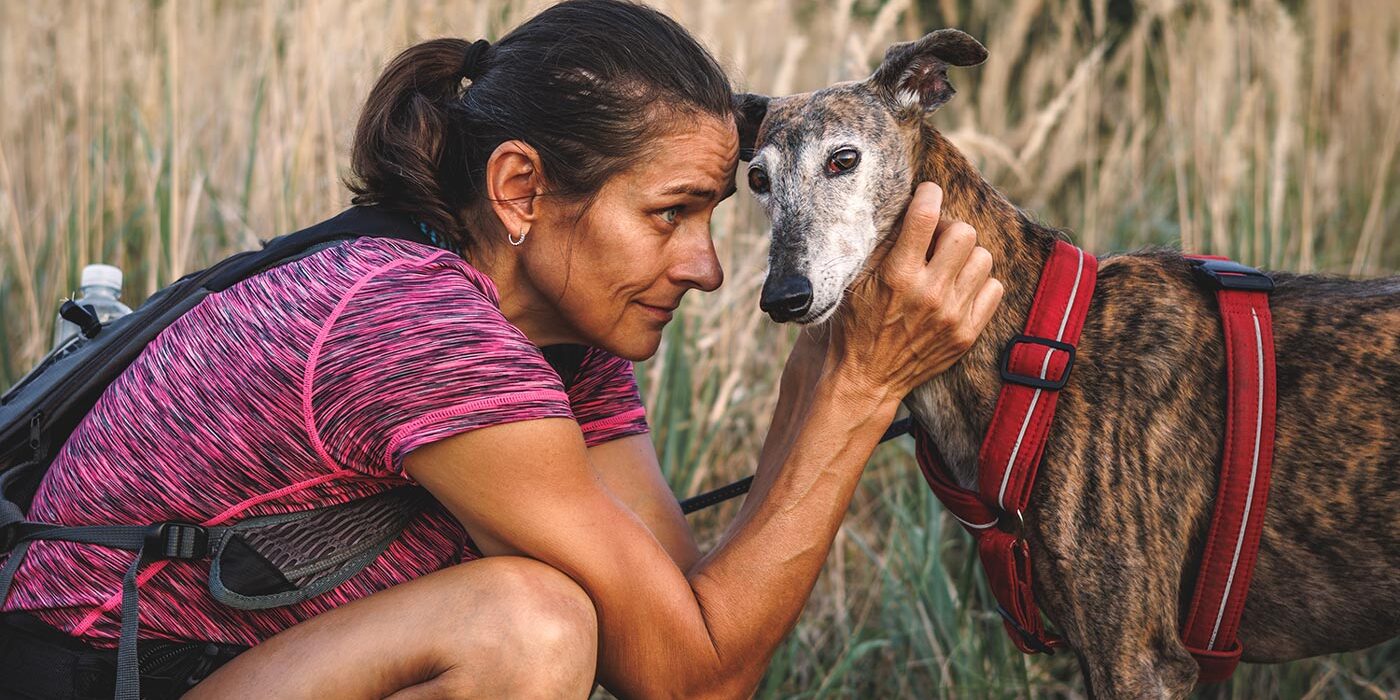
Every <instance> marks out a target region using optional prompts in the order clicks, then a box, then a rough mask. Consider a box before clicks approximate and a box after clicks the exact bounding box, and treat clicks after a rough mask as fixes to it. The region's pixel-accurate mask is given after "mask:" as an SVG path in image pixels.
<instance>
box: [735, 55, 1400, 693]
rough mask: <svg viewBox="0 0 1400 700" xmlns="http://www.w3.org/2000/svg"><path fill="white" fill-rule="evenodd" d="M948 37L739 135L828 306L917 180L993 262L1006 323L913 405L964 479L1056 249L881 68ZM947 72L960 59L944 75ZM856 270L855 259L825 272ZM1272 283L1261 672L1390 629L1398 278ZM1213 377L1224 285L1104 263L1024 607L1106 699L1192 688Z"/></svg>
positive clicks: (998, 318)
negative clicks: (856, 149) (1036, 614)
mask: <svg viewBox="0 0 1400 700" xmlns="http://www.w3.org/2000/svg"><path fill="white" fill-rule="evenodd" d="M945 31H946V30H945ZM937 35H938V33H935V34H933V35H929V37H925V39H924V40H922V41H921V42H917V43H911V44H902V45H899V46H897V47H895V48H892V49H891V50H890V53H889V54H887V60H886V64H885V65H883V66H882V67H881V69H880V70H878V71H877V72H876V75H875V76H874V77H872V78H871V79H870V80H867V81H864V82H853V83H842V84H839V85H835V86H832V87H829V88H826V89H823V90H819V91H816V92H813V93H808V94H802V95H795V96H791V97H785V98H781V99H774V100H772V101H771V102H770V103H769V104H768V109H767V113H766V119H764V120H763V122H762V124H761V126H760V127H759V128H758V129H757V130H756V131H757V133H756V134H755V133H754V131H755V130H754V129H753V128H752V125H750V126H749V134H751V135H752V136H753V138H755V140H756V142H755V143H754V144H752V146H753V147H754V148H753V150H752V151H751V152H752V153H754V163H755V164H757V165H760V166H763V167H767V168H768V169H769V175H770V180H771V183H772V184H771V191H770V193H769V194H768V195H767V196H766V197H760V198H759V199H760V201H761V202H763V203H764V205H765V207H766V208H767V209H768V210H769V213H770V215H771V216H772V221H773V248H772V253H771V257H770V262H771V274H778V273H782V274H792V273H798V274H814V273H815V276H814V277H813V279H812V282H813V286H814V288H816V289H814V292H815V294H814V296H816V297H818V298H820V297H821V296H822V294H823V290H822V289H820V288H819V284H823V283H828V284H836V285H839V289H837V290H836V295H837V297H838V298H839V295H840V293H841V291H842V290H844V288H845V286H846V285H848V284H849V282H850V281H851V279H854V277H855V276H856V275H857V274H858V273H859V272H860V270H861V269H863V266H864V263H863V259H864V257H863V256H866V255H868V254H869V253H870V252H871V250H872V249H873V247H874V244H875V242H876V240H877V239H878V238H879V237H881V236H885V235H888V234H889V232H890V231H892V230H894V228H895V226H896V224H897V221H896V219H897V217H898V213H899V212H900V211H902V209H903V208H904V206H905V205H906V204H907V203H908V201H909V198H910V196H911V194H912V188H913V185H914V184H915V183H917V182H920V181H932V182H936V183H939V184H940V185H941V186H942V187H943V190H944V203H943V215H944V216H947V217H952V218H954V219H958V220H961V221H966V222H969V223H970V224H972V225H973V226H974V227H975V228H976V230H977V232H978V241H979V243H980V244H981V245H983V246H984V247H986V248H987V249H988V250H989V251H990V252H991V253H992V255H993V258H994V270H993V275H994V276H996V277H997V278H998V279H1000V280H1001V281H1002V282H1003V284H1004V285H1005V288H1006V293H1005V296H1004V298H1003V303H1002V307H1001V309H1000V310H999V311H998V312H997V314H996V315H995V317H994V319H993V321H992V323H991V324H990V326H989V328H988V329H987V330H986V332H985V333H984V334H983V335H982V337H981V338H980V339H979V341H978V342H977V344H976V345H975V346H974V347H973V348H972V350H971V351H970V352H969V353H968V354H967V355H966V356H965V357H964V358H963V359H962V360H961V361H960V362H959V363H958V364H957V365H955V366H954V367H953V368H952V369H950V370H949V371H947V372H945V373H944V374H943V375H941V376H940V377H938V378H937V379H935V380H934V381H933V382H930V383H929V384H927V385H925V386H923V387H921V388H920V389H918V390H916V391H915V392H914V393H913V394H912V395H911V396H910V397H909V399H908V400H907V401H906V404H907V405H908V406H909V408H910V409H911V411H912V412H913V413H914V414H915V415H916V416H917V418H918V419H919V420H920V421H921V423H922V424H923V425H924V426H925V427H926V428H927V429H928V430H929V431H930V433H931V434H932V435H933V436H934V438H935V440H936V441H937V443H938V445H939V447H940V450H941V451H942V453H943V455H944V457H945V459H947V461H948V463H949V467H950V468H951V469H952V470H953V472H954V473H955V475H956V476H957V478H958V480H959V481H960V482H961V483H962V484H963V485H965V486H971V485H973V484H974V483H975V477H976V469H977V467H976V454H977V450H978V446H979V445H980V442H981V439H982V436H983V434H984V433H985V431H986V429H987V426H988V424H989V423H990V420H991V416H992V411H993V408H994V405H995V401H996V396H997V393H998V391H999V389H1000V386H1001V382H1000V378H999V377H998V375H997V371H996V364H997V358H998V356H999V353H1000V349H1001V348H1002V346H1003V345H1004V344H1005V343H1006V341H1007V340H1008V339H1009V338H1010V337H1011V336H1012V335H1014V334H1016V333H1018V332H1019V331H1020V329H1021V328H1023V326H1024V324H1025V321H1026V315H1027V313H1028V310H1029V308H1030V304H1031V299H1032V297H1033V295H1034V291H1035V286H1036V283H1037V281H1038V279H1039V274H1040V269H1041V266H1042V265H1043V263H1044V261H1045V259H1046V257H1047V256H1048V254H1049V250H1050V249H1051V247H1052V246H1053V243H1054V241H1055V240H1056V239H1059V238H1063V237H1064V236H1063V234H1062V233H1060V232H1058V231H1056V230H1054V229H1051V228H1048V227H1045V226H1042V225H1040V224H1038V223H1036V222H1034V221H1032V220H1031V219H1029V218H1028V217H1027V216H1026V215H1025V214H1024V213H1022V212H1021V211H1020V210H1018V209H1017V208H1016V207H1015V206H1014V205H1012V204H1011V203H1010V202H1009V201H1008V200H1007V199H1006V198H1005V197H1003V196H1002V195H1001V194H1000V193H999V192H997V191H996V190H995V189H994V188H993V187H992V186H991V185H989V184H988V183H987V182H986V181H984V180H983V179H982V177H981V175H980V174H979V173H978V172H977V170H976V169H975V168H974V167H973V166H972V164H971V163H969V162H968V161H967V159H966V158H964V157H963V155H962V154H961V153H959V152H958V151H957V149H955V148H954V147H953V145H952V144H951V143H949V142H948V141H947V140H946V139H945V138H944V137H943V136H942V135H941V134H939V133H938V131H937V130H935V129H934V128H933V127H932V126H930V125H929V124H928V123H927V119H926V117H927V114H928V112H929V111H930V110H929V109H927V108H926V105H928V104H930V103H933V104H934V106H936V105H937V104H939V103H941V100H940V99H939V96H936V95H935V96H933V97H932V98H929V96H927V95H922V94H920V95H914V94H910V92H909V91H908V90H907V89H906V87H907V81H906V83H891V82H890V81H891V79H892V76H903V77H905V78H907V77H908V71H907V70H901V66H899V65H894V66H892V65H890V62H891V59H894V60H909V54H911V53H915V54H917V53H919V52H918V51H914V50H912V49H911V47H913V48H914V49H917V48H919V46H918V44H925V45H926V46H924V47H923V48H924V49H925V53H927V52H929V51H931V52H932V53H933V54H934V58H935V59H943V58H946V56H943V55H940V54H939V51H938V47H937V46H936V44H937V43H938V41H931V40H932V39H933V38H934V37H936V36H937ZM962 36H966V35H962ZM945 38H946V35H945ZM969 40H970V39H969ZM930 43H932V44H935V46H933V47H932V48H930V47H928V46H927V44H930ZM897 49H898V51H899V52H901V53H900V54H899V55H897ZM974 62H975V61H974ZM933 63H934V64H935V65H937V64H939V61H938V60H935V61H933ZM948 63H953V64H955V65H966V64H967V62H965V61H964V62H957V61H947V62H946V63H942V64H941V65H942V69H946V67H947V64H948ZM942 69H940V70H942ZM882 76H883V78H882ZM922 80H923V81H924V82H925V83H927V82H928V76H926V75H925V76H922ZM935 88H936V89H940V90H946V91H947V92H948V95H945V96H943V97H942V99H943V100H946V97H947V96H950V95H951V92H952V88H951V86H948V85H947V84H946V80H945V81H944V82H943V84H942V85H936V86H935ZM925 89H926V88H925ZM901 91H904V92H901ZM755 99H757V100H759V101H761V98H755V97H753V96H750V97H748V98H747V100H748V101H749V107H748V111H749V113H750V114H752V113H754V112H755V111H757V112H758V113H761V110H754V109H753V102H754V100H755ZM833 134H836V135H838V136H839V138H838V139H836V140H841V139H845V140H848V141H856V142H858V143H859V144H860V148H861V149H862V160H861V163H860V164H859V166H858V168H866V169H867V172H866V173H865V174H864V176H863V177H864V179H863V180H862V179H860V178H855V177H850V176H851V175H854V174H855V173H854V172H851V173H845V174H844V175H843V177H845V178H846V179H845V180H842V179H841V178H832V177H830V176H826V175H824V174H823V173H821V171H820V170H813V163H814V162H815V161H816V160H817V159H815V158H813V157H812V156H811V154H810V153H806V154H805V155H803V154H804V153H805V151H810V150H812V149H813V146H814V144H828V145H829V143H830V142H831V141H832V140H833V139H832V138H831V136H832V135H833ZM745 145H749V144H747V143H746V144H745ZM818 151H819V152H820V149H818ZM872 170H874V171H876V172H874V173H873V174H872V173H870V172H869V171H872ZM833 183H843V184H844V186H845V187H846V188H847V189H846V190H845V191H843V190H841V189H840V188H838V187H836V186H834V184H833ZM858 199H864V200H865V201H866V202H869V203H870V205H869V206H868V207H867V208H866V209H863V210H861V211H862V212H865V213H866V215H868V216H870V217H871V218H870V222H869V228H870V229H871V230H873V231H874V233H873V234H871V237H870V238H869V239H868V240H867V239H865V238H864V235H866V234H865V228H866V227H865V226H862V225H861V224H860V223H859V222H854V223H853V222H852V221H851V218H852V217H850V216H848V215H846V214H845V213H843V212H844V211H847V210H848V208H849V207H850V205H851V202H853V201H855V200H858ZM843 208H846V209H843ZM843 236H844V237H845V238H843ZM852 255H859V256H861V259H862V262H861V263H859V264H848V263H841V264H836V263H832V262H831V261H833V260H836V261H845V260H848V259H849V258H850V257H851V256H852ZM1269 274H1270V276H1271V277H1273V278H1274V280H1275V282H1276V284H1277V289H1276V291H1275V292H1274V294H1273V297H1272V299H1271V301H1270V305H1271V308H1272V313H1273V329H1274V335H1275V350H1276V364H1277V378H1278V384H1277V395H1278V413H1277V431H1276V434H1277V437H1276V443H1275V445H1276V447H1275V458H1274V464H1273V476H1272V484H1271V488H1270V492H1269V501H1268V511H1267V515H1266V517H1265V524H1264V531H1263V535H1262V540H1261V545H1260V550H1259V557H1258V562H1257V567H1256V569H1255V573H1254V579H1253V582H1252V585H1251V588H1250V591H1249V597H1248V600H1247V603H1246V606H1245V610H1244V615H1243V619H1242V621H1241V628H1240V632H1239V638H1240V642H1241V643H1242V644H1243V645H1244V649H1245V653H1244V658H1245V660H1246V661H1255V662H1276V661H1285V660H1289V659H1297V658H1301V657H1305V656H1312V655H1317V654H1325V653H1331V652H1340V651H1347V650H1352V649H1360V648H1363V647H1367V646H1370V645H1373V644H1376V643H1378V642H1381V641H1384V640H1386V639H1389V638H1391V637H1393V636H1395V635H1396V634H1397V633H1400V437H1398V436H1397V428H1396V426H1398V425H1400V277H1391V278H1387V279H1377V280H1368V281H1349V280H1343V279H1337V278H1330V277H1323V276H1317V275H1295V274H1289V273H1269ZM818 276H822V277H821V279H822V280H827V281H826V282H819V279H818ZM828 278H829V279H828ZM821 303H825V301H823V302H821ZM812 306H813V309H816V310H820V309H821V307H820V306H819V302H817V301H815V300H814V302H813V305H812ZM829 315H830V313H827V314H826V315H825V316H822V317H821V318H817V317H816V314H814V316H813V317H812V318H808V319H799V321H800V322H813V321H818V322H819V321H821V320H824V318H826V317H829ZM1225 377H1226V375H1225V353H1224V341H1223V337H1222V333H1221V326H1220V316H1219V313H1218V308H1217V305H1216V302H1215V297H1214V293H1213V291H1211V290H1208V289H1206V288H1204V287H1203V286H1202V285H1201V284H1199V283H1198V282H1197V281H1196V280H1195V279H1194V278H1193V276H1192V273H1191V270H1190V265H1189V263H1188V262H1187V261H1186V260H1185V259H1184V258H1183V257H1182V256H1181V254H1180V253H1178V252H1176V251H1172V250H1165V249H1163V250H1147V251H1141V252H1137V253H1132V254H1124V255H1109V256H1106V257H1103V258H1101V260H1100V273H1099V279H1098V289H1097V291H1096V293H1095V296H1094V300H1093V303H1092V305H1091V307H1090V310H1089V315H1088V319H1087V322H1086V324H1085V328H1084V333H1083V337H1082V340H1081V342H1080V345H1079V351H1078V356H1077V361H1076V365H1075V368H1074V371H1073V374H1072V376H1071V379H1070V381H1069V384H1068V386H1066V387H1065V389H1064V391H1063V392H1061V395H1060V400H1059V404H1058V410H1057V412H1056V415H1055V424H1054V429H1053V431H1052V434H1051V437H1050V441H1049V443H1048V445H1047V446H1046V451H1045V456H1044V459H1043V461H1042V463H1041V466H1040V469H1039V473H1038V478H1037V482H1036V485H1035V488H1034V491H1033V493H1032V497H1031V504H1030V510H1029V512H1028V513H1026V526H1027V527H1026V533H1027V538H1028V540H1029V541H1030V544H1031V547H1032V552H1033V558H1034V567H1035V576H1036V580H1035V588H1036V594H1037V599H1038V601H1039V603H1040V606H1041V608H1042V610H1043V612H1044V613H1045V614H1046V615H1047V616H1048V617H1049V618H1050V620H1051V622H1052V623H1053V624H1054V625H1055V627H1056V628H1057V629H1058V630H1059V631H1060V632H1061V633H1062V634H1063V635H1064V636H1065V637H1066V638H1067V639H1068V641H1069V642H1070V644H1071V645H1072V646H1073V648H1074V649H1075V651H1076V652H1077V654H1078V656H1079V660H1080V664H1081V667H1082V668H1083V669H1084V672H1085V681H1086V684H1087V685H1088V686H1089V688H1090V690H1091V692H1092V693H1093V694H1094V695H1096V696H1104V697H1163V696H1168V697H1178V696H1183V695H1185V694H1187V693H1188V692H1189V691H1190V689H1191V688H1192V687H1193V686H1194V684H1195V681H1196V675H1197V669H1196V664H1195V662H1194V660H1193V659H1192V658H1191V656H1190V655H1189V654H1188V653H1187V651H1186V649H1185V647H1184V646H1183V645H1182V643H1181V641H1180V636H1179V635H1180V632H1179V630H1180V627H1181V624H1182V622H1183V621H1184V618H1185V616H1186V614H1187V608H1188V606H1189V603H1190V596H1191V593H1192V591H1193V586H1194V579H1193V576H1194V571H1195V568H1196V566H1197V563H1198V561H1199V559H1200V556H1201V552H1202V549H1203V547H1204V538H1205V535H1206V531H1207V528H1208V527H1209V522H1210V516H1211V507H1212V504H1213V499H1214V496H1215V485H1216V474H1217V470H1218V468H1219V457H1220V454H1221V452H1222V449H1223V443H1224V432H1225V400H1226V395H1225V386H1226V379H1225Z"/></svg>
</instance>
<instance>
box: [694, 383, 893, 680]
mask: <svg viewBox="0 0 1400 700" xmlns="http://www.w3.org/2000/svg"><path fill="white" fill-rule="evenodd" d="M787 388H788V387H785V389H787ZM796 389H797V390H796V391H785V392H784V394H785V396H784V397H782V399H780V401H779V406H778V409H777V411H775V419H774V420H775V428H774V430H772V431H770V433H769V435H768V439H767V441H766V443H765V449H764V453H763V456H762V458H761V459H760V462H759V467H758V472H757V474H756V475H755V477H754V485H753V489H752V490H751V491H750V493H749V497H748V499H747V500H746V501H745V503H744V506H743V508H742V509H741V510H740V512H739V515H738V516H737V517H736V518H735V520H734V522H733V523H732V524H731V525H730V527H729V528H728V530H727V531H726V532H725V534H724V536H723V538H722V539H721V542H720V544H719V545H718V546H717V547H716V548H715V549H714V550H712V551H711V552H710V553H709V554H708V555H707V556H706V557H704V558H703V559H702V560H701V561H700V562H699V563H698V564H697V565H696V566H695V567H693V568H692V569H691V572H690V576H689V581H690V584H691V587H692V589H693V590H694V591H695V597H696V600H697V601H698V602H699V604H700V609H701V614H702V615H703V616H704V618H705V623H706V626H707V628H708V629H709V633H710V636H711V638H712V640H713V642H714V646H715V651H716V654H717V655H718V657H719V660H720V662H721V666H722V667H723V668H724V669H725V672H726V673H727V674H728V678H727V681H728V683H730V684H731V685H729V686H727V687H728V688H732V689H733V690H735V691H737V694H741V695H742V694H743V693H746V692H748V691H750V690H751V689H752V688H753V687H754V686H755V685H756V684H757V683H758V681H759V679H760V678H761V676H762V674H763V671H764V669H766V668H767V665H768V661H769V659H770V658H771V656H772V654H773V651H774V650H775V649H776V648H777V645H778V644H779V643H780V642H781V641H782V639H783V637H784V636H786V635H787V633H788V632H789V631H790V630H791V629H792V626H793V625H794V624H795V623H796V621H797V617H798V615H799V614H800V613H801V611H802V607H803V606H804V605H805V603H806V601H807V596H808V594H809V593H810V591H811V589H812V586H813V585H814V584H815V582H816V579H817V576H818V574H819V573H820V571H821V568H822V564H823V562H825V561H826V557H827V553H828V551H829V550H830V548H831V542H832V539H833V538H834V537H835V535H836V530H837V528H839V527H840V525H841V521H842V519H843V518H844V517H845V514H846V511H847V508H848V506H849V504H850V500H851V496H852V494H853V493H854V491H855V487H856V484H857V483H858V481H859V480H860V475H861V473H862V471H863V470H864V465H865V462H866V461H867V460H868V459H869V457H870V453H871V452H872V451H873V450H874V449H875V446H876V445H877V444H878V442H879V439H880V436H881V435H882V434H883V432H884V430H885V428H886V427H887V426H888V425H889V423H890V421H891V420H892V418H893V417H894V413H895V409H896V408H897V406H898V402H897V400H892V399H890V398H887V397H884V396H878V395H875V394H873V393H871V392H868V391H864V390H863V389H862V388H861V387H860V386H859V385H855V384H852V383H849V382H845V381H842V380H841V379H839V378H837V377H834V376H830V377H828V378H827V379H826V380H823V381H821V382H818V383H817V384H816V385H815V386H812V387H796ZM775 445H776V447H775ZM760 621H761V622H760Z"/></svg>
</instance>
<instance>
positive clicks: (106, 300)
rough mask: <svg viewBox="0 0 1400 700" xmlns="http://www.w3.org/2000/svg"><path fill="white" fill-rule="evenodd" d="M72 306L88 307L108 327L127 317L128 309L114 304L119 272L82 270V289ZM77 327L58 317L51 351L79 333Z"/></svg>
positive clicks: (93, 268)
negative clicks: (107, 324)
mask: <svg viewBox="0 0 1400 700" xmlns="http://www.w3.org/2000/svg"><path fill="white" fill-rule="evenodd" d="M78 293H79V295H80V296H79V297H78V298H77V299H74V300H73V301H74V303H76V304H78V305H79V306H90V307H92V311H93V312H94V313H96V314H97V320H98V321H99V322H101V323H104V324H105V323H108V322H110V321H113V320H115V319H118V318H121V317H122V316H125V315H127V314H129V313H131V308H130V307H128V306H127V305H126V304H123V303H121V302H120V301H117V298H118V297H120V296H121V293H122V271H121V270H120V269H119V268H117V267H114V266H112V265H100V264H99V265H88V266H87V267H84V268H83V277H82V286H81V288H80V289H79V292H78ZM81 330H82V329H81V328H79V327H78V324H76V323H73V322H72V321H69V320H67V319H65V318H63V317H62V316H59V317H58V325H57V327H56V328H55V329H54V335H53V347H54V348H58V347H60V346H62V345H63V344H64V343H67V342H68V341H69V340H71V339H73V338H74V337H76V336H77V335H78V333H79V332H81Z"/></svg>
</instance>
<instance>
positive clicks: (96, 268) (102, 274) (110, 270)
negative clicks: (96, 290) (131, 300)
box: [82, 264, 122, 292]
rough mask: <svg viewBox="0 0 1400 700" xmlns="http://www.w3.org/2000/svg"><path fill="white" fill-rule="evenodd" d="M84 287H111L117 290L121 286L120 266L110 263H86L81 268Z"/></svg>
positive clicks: (119, 289)
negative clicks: (86, 264)
mask: <svg viewBox="0 0 1400 700" xmlns="http://www.w3.org/2000/svg"><path fill="white" fill-rule="evenodd" d="M82 286H84V287H111V288H112V289H115V290H117V291H119V292H120V291H121V288H122V271H121V268H118V267H115V266H112V265H102V264H96V265H88V266H86V267H84V268H83V281H82Z"/></svg>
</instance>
